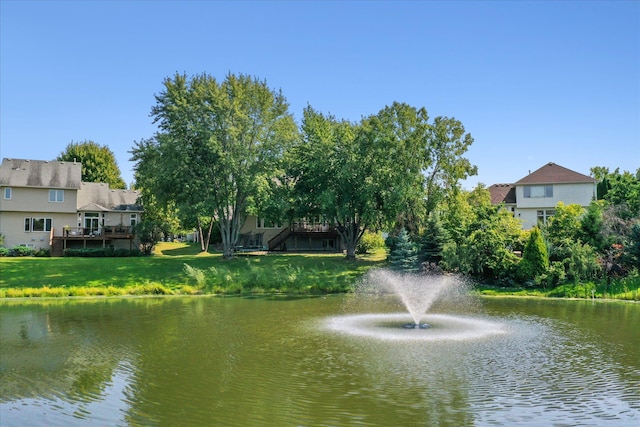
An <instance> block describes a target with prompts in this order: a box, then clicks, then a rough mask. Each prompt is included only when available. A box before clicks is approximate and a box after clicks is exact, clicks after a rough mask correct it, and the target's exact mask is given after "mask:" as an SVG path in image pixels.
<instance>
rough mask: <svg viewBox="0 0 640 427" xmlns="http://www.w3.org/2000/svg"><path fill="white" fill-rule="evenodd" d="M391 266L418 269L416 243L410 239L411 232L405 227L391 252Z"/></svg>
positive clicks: (396, 268)
mask: <svg viewBox="0 0 640 427" xmlns="http://www.w3.org/2000/svg"><path fill="white" fill-rule="evenodd" d="M389 266H390V267H391V268H392V269H394V270H401V271H416V270H417V269H418V251H417V248H416V245H415V244H414V243H413V242H411V240H409V233H407V230H405V229H404V228H403V229H402V231H400V234H399V235H398V237H397V238H396V239H395V245H394V248H393V249H392V250H391V253H390V254H389Z"/></svg>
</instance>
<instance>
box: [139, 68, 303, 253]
mask: <svg viewBox="0 0 640 427" xmlns="http://www.w3.org/2000/svg"><path fill="white" fill-rule="evenodd" d="M151 115H152V117H153V118H154V122H155V123H157V124H158V126H159V132H158V133H157V134H156V136H155V137H154V138H152V139H151V140H146V141H143V142H141V143H138V144H137V145H136V146H135V147H134V149H133V151H132V152H133V157H134V160H136V161H137V164H136V173H137V176H138V178H139V179H140V180H141V181H142V182H143V184H142V185H143V186H146V187H148V188H147V191H152V192H154V193H155V194H156V197H157V198H158V200H159V201H161V202H168V201H171V202H173V203H175V206H176V208H177V209H178V211H179V212H181V214H182V215H186V216H188V218H190V219H191V220H192V221H194V222H195V221H198V223H200V222H201V220H202V218H209V219H210V224H213V223H215V224H216V226H217V227H218V228H219V231H220V234H221V238H222V245H223V254H224V257H225V258H230V257H232V256H233V250H234V247H235V245H236V243H237V240H238V237H239V232H240V229H241V227H242V225H243V224H244V222H245V220H246V218H247V215H248V214H250V213H255V212H256V211H257V209H258V206H259V205H260V203H261V199H264V198H268V197H269V194H270V191H271V189H272V188H274V187H275V186H276V185H277V179H276V178H278V177H279V176H281V175H282V172H281V162H282V157H283V153H284V152H285V151H286V147H287V145H288V144H290V143H291V142H292V141H293V140H294V139H295V138H296V136H297V129H296V125H295V122H294V121H293V118H292V116H291V114H289V111H288V104H287V102H286V99H285V98H284V96H283V95H282V93H281V92H280V91H274V90H272V89H270V88H269V87H268V86H267V84H266V82H265V81H263V80H259V79H257V78H254V77H250V76H247V75H242V74H241V75H234V74H228V75H227V76H226V78H225V79H224V80H223V81H217V80H216V79H215V78H214V77H212V76H210V75H208V74H201V75H197V76H193V77H187V76H186V75H181V74H176V75H175V76H173V77H172V78H167V79H165V81H164V90H163V91H162V92H161V93H160V94H159V95H156V104H155V105H154V106H153V108H152V110H151ZM145 161H148V162H149V164H145V163H144V162H145ZM149 174H152V175H153V176H152V177H149ZM205 249H206V248H205Z"/></svg>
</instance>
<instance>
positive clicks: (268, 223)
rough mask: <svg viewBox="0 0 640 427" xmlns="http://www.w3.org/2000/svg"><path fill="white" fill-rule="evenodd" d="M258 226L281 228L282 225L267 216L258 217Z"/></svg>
mask: <svg viewBox="0 0 640 427" xmlns="http://www.w3.org/2000/svg"><path fill="white" fill-rule="evenodd" d="M256 228H280V225H278V223H276V222H275V221H270V220H268V219H265V218H256Z"/></svg>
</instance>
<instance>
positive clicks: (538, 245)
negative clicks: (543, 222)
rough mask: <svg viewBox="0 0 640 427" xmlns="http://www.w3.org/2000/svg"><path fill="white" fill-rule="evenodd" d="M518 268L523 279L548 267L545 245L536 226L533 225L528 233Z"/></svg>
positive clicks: (542, 272) (536, 274)
mask: <svg viewBox="0 0 640 427" xmlns="http://www.w3.org/2000/svg"><path fill="white" fill-rule="evenodd" d="M518 269H519V271H520V277H521V278H523V279H524V280H529V279H533V278H534V277H536V276H538V275H540V274H544V273H545V272H546V271H547V270H548V269H549V256H548V254H547V246H546V245H545V243H544V239H543V238H542V233H541V232H540V229H539V228H538V227H534V228H533V229H531V232H530V233H529V239H528V240H527V243H526V244H525V246H524V251H523V254H522V261H520V264H519V265H518Z"/></svg>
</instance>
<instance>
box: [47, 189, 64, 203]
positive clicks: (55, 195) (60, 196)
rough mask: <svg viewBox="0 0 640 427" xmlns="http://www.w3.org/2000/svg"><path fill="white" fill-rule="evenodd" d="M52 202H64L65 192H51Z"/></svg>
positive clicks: (50, 198)
mask: <svg viewBox="0 0 640 427" xmlns="http://www.w3.org/2000/svg"><path fill="white" fill-rule="evenodd" d="M49 201H50V202H64V190H49Z"/></svg>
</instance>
